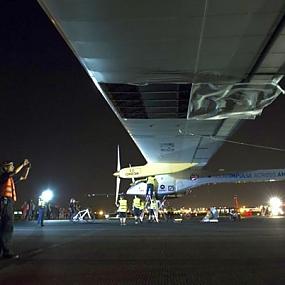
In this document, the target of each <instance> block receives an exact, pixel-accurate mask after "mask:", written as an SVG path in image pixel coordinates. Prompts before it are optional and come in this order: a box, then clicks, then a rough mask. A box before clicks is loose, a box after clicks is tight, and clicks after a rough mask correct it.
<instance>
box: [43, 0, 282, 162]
mask: <svg viewBox="0 0 285 285" xmlns="http://www.w3.org/2000/svg"><path fill="white" fill-rule="evenodd" d="M38 1H39V3H40V4H41V6H42V7H43V9H44V10H45V12H46V13H47V15H48V16H49V17H50V19H51V21H52V22H53V23H54V25H55V26H56V28H57V29H58V30H59V32H60V33H61V34H62V36H63V38H64V39H65V41H66V42H67V44H68V45H69V47H70V48H71V49H72V50H73V52H74V53H75V55H76V56H77V58H78V59H79V61H80V62H81V64H82V66H83V67H84V68H85V70H86V71H87V73H88V74H89V76H90V77H91V79H92V80H93V82H94V84H95V85H96V86H97V88H98V89H99V91H100V92H101V93H102V95H103V96H104V98H105V99H106V101H107V102H108V104H109V105H110V107H111V108H112V110H113V111H114V112H115V113H116V115H117V116H118V118H119V119H120V121H121V122H122V124H123V125H124V127H125V128H126V129H127V131H128V132H129V134H130V136H131V137H132V138H133V140H134V141H135V143H136V144H137V146H138V147H139V149H140V150H141V152H142V154H143V156H144V157H145V159H146V160H147V162H149V163H165V162H166V163H171V162H172V163H181V162H192V163H198V165H199V166H204V165H205V164H207V162H208V161H209V159H210V158H211V157H212V156H213V154H214V153H215V152H216V151H217V150H218V148H219V147H220V146H221V145H222V143H223V140H224V139H226V138H227V137H228V136H229V135H230V134H231V133H232V132H233V131H234V130H235V129H236V127H237V126H238V125H239V123H240V121H241V120H243V119H254V118H255V117H256V116H257V115H260V114H261V113H262V110H263V108H265V107H266V106H268V105H269V104H270V103H272V102H273V101H274V100H275V99H276V98H277V96H278V95H279V94H281V93H282V92H283V90H282V88H281V87H280V85H281V86H282V84H281V83H282V78H283V74H284V70H285V68H284V62H285V48H284V47H285V29H284V23H285V20H284V8H285V4H284V1H283V0H275V1H274V2H270V1H265V0H253V1H248V0H240V1H236V0H216V1H209V0H205V1H202V0H181V1H178V2H175V3H174V2H173V1H171V0H157V1H131V0H109V1H105V0H69V1H67V0H38ZM55 52H56V51H55Z"/></svg>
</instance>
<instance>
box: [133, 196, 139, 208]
mask: <svg viewBox="0 0 285 285" xmlns="http://www.w3.org/2000/svg"><path fill="white" fill-rule="evenodd" d="M140 205H141V199H140V198H137V197H136V198H134V200H133V207H134V208H137V209H139V208H140Z"/></svg>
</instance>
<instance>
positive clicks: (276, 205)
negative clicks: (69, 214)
mask: <svg viewBox="0 0 285 285" xmlns="http://www.w3.org/2000/svg"><path fill="white" fill-rule="evenodd" d="M40 198H41V199H42V200H43V201H44V202H46V203H48V202H50V201H51V200H52V198H53V191H52V190H50V189H46V190H44V191H43V192H42V194H41V196H40ZM268 204H269V206H270V209H271V215H273V216H278V215H283V214H284V212H283V210H282V206H283V203H282V201H281V199H280V198H278V197H272V198H270V200H269V203H268ZM99 215H103V211H99Z"/></svg>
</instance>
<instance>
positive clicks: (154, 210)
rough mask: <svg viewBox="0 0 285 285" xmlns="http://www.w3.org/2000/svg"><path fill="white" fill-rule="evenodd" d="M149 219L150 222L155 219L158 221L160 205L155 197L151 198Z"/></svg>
mask: <svg viewBox="0 0 285 285" xmlns="http://www.w3.org/2000/svg"><path fill="white" fill-rule="evenodd" d="M148 220H149V222H152V221H155V222H157V223H158V205H157V200H156V199H155V198H154V197H153V198H152V199H151V200H150V205H149V216H148Z"/></svg>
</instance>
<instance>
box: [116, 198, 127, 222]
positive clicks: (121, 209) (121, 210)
mask: <svg viewBox="0 0 285 285" xmlns="http://www.w3.org/2000/svg"><path fill="white" fill-rule="evenodd" d="M127 211H128V201H127V199H125V197H124V196H123V195H121V196H120V199H119V202H118V214H119V218H120V223H121V226H125V225H126V220H127Z"/></svg>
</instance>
